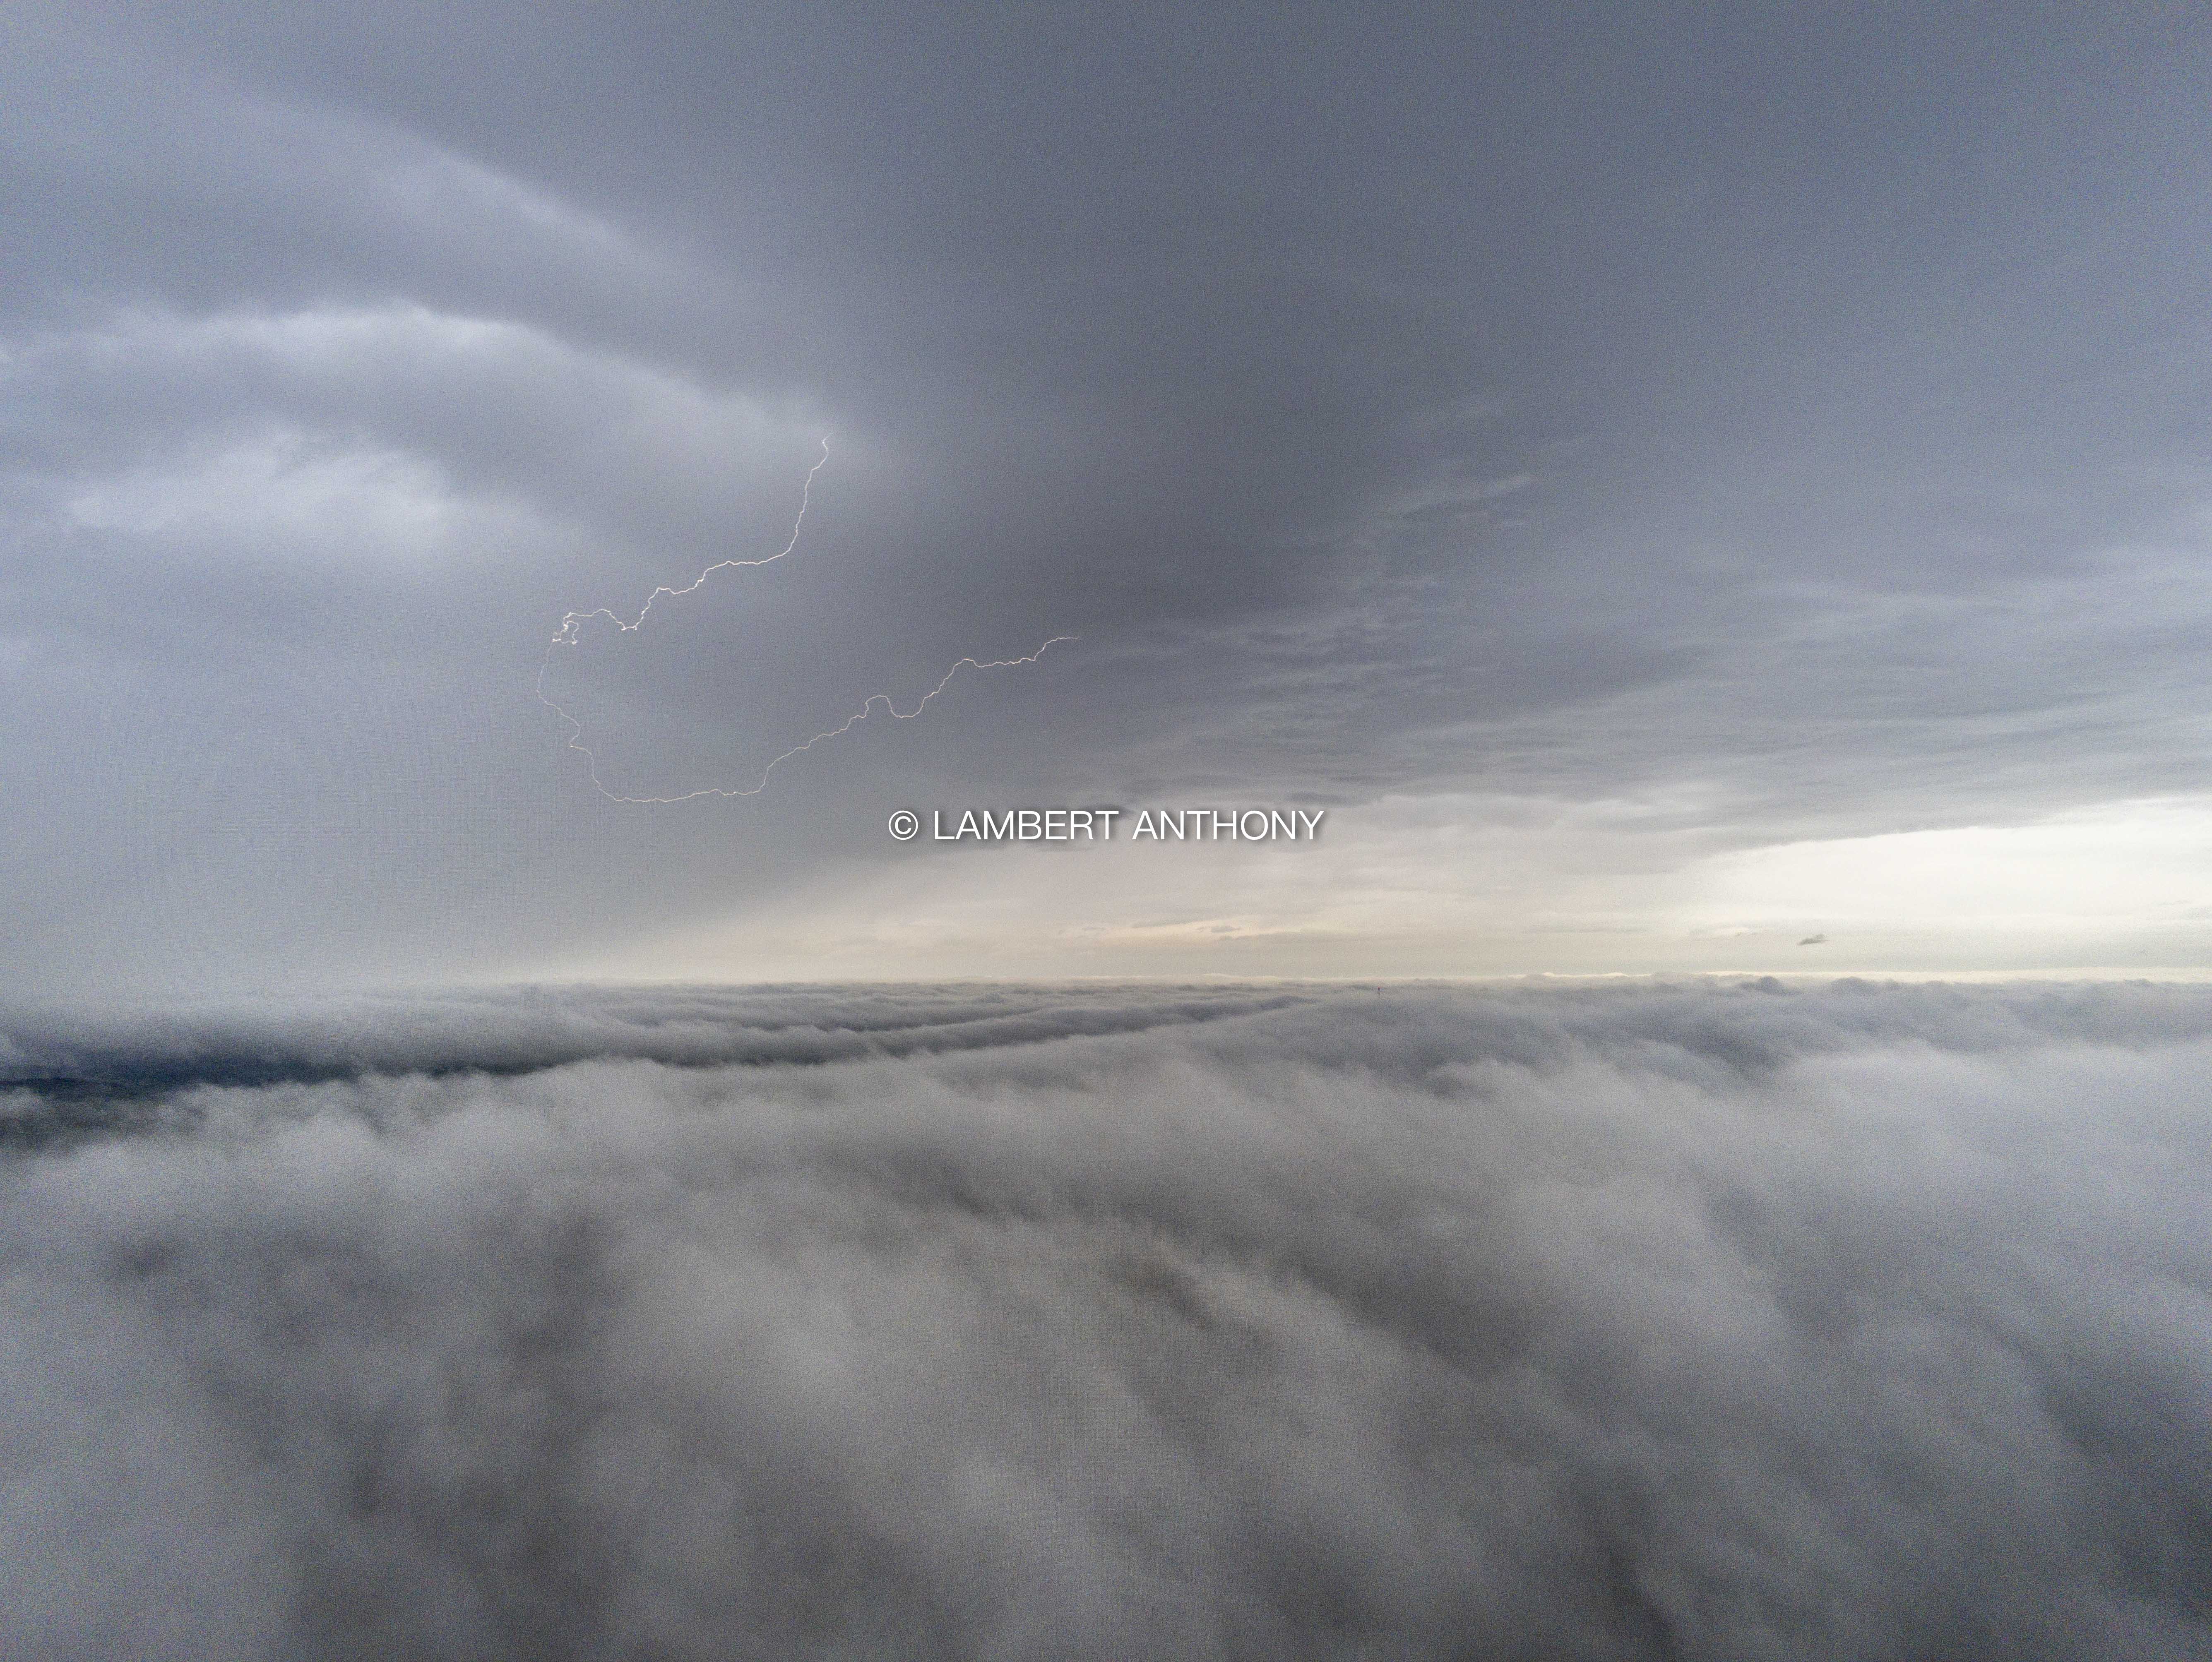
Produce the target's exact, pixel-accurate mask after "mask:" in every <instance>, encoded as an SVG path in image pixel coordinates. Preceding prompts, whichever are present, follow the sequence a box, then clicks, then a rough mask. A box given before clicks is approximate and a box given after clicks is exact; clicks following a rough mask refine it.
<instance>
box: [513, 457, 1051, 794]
mask: <svg viewBox="0 0 2212 1662" xmlns="http://www.w3.org/2000/svg"><path fill="white" fill-rule="evenodd" d="M828 465H829V439H828V438H827V437H826V436H825V437H824V438H823V440H822V454H821V456H820V457H819V458H817V459H816V461H815V464H814V465H813V466H812V467H811V468H809V469H807V470H806V479H805V483H804V484H802V485H801V486H800V487H799V514H798V517H797V518H796V519H793V521H792V522H791V540H790V541H788V542H787V543H785V544H784V545H783V547H782V548H781V549H779V550H778V551H777V552H776V553H775V554H771V555H768V556H767V557H766V558H765V559H762V560H718V561H715V562H714V564H713V565H711V566H709V567H707V569H706V570H704V571H702V572H701V573H699V574H698V576H696V577H695V578H693V579H691V580H690V582H689V583H686V584H685V585H684V586H683V587H682V588H680V589H671V588H669V587H667V586H665V585H663V586H661V587H659V588H657V589H655V590H653V592H652V593H651V594H649V595H647V597H646V599H645V604H644V605H642V606H641V607H639V608H638V612H637V616H635V617H634V618H632V619H631V620H630V621H629V622H627V623H625V622H623V620H622V619H621V617H619V616H617V615H616V614H615V613H614V612H612V611H611V610H608V609H607V608H606V607H605V606H600V607H599V608H597V609H595V610H592V611H588V612H570V613H568V615H567V616H564V617H563V618H562V620H561V627H560V628H557V629H556V630H555V631H554V632H553V638H552V639H551V640H549V641H547V642H546V643H545V656H544V658H541V659H539V660H538V702H539V703H540V704H543V705H544V707H546V708H547V709H549V710H550V711H552V712H553V713H554V714H555V715H556V716H558V717H560V718H561V719H562V720H563V721H565V722H567V723H568V748H569V749H571V750H575V751H578V752H580V753H581V755H583V758H584V760H585V761H586V764H588V766H589V767H590V769H591V774H592V789H593V790H595V791H597V792H599V794H600V795H601V796H603V797H605V798H606V799H607V800H608V801H609V802H628V803H641V804H666V803H678V802H692V801H695V800H696V799H697V798H701V797H723V798H733V797H757V796H758V795H759V794H760V793H761V792H763V791H765V790H767V789H768V779H769V774H770V773H774V772H775V770H776V767H778V765H779V764H781V763H783V762H786V761H790V760H791V759H792V757H793V756H795V755H798V754H799V752H800V751H802V750H811V749H813V748H814V747H815V746H816V745H817V744H819V743H822V741H823V740H824V739H830V738H836V737H838V735H840V734H841V733H848V732H850V731H852V730H853V729H854V727H855V726H857V725H860V723H861V722H863V721H866V719H868V716H869V713H871V712H872V711H873V710H874V709H875V707H876V706H877V705H878V704H880V705H882V706H883V707H884V711H885V713H888V714H889V715H890V718H891V719H892V720H894V721H912V720H913V719H915V717H916V716H918V715H920V714H921V713H922V711H923V710H925V709H927V707H928V706H929V701H930V700H932V699H933V698H935V697H936V696H937V695H939V693H941V692H943V691H944V690H945V688H947V687H949V686H951V684H952V677H953V676H957V675H958V674H959V673H960V672H961V670H1011V669H1014V668H1016V667H1018V665H1021V664H1034V663H1036V661H1037V660H1038V659H1039V658H1042V657H1043V656H1044V655H1045V654H1046V653H1047V652H1050V651H1051V650H1052V649H1053V648H1054V646H1059V645H1060V643H1061V642H1062V641H1066V640H1074V639H1076V637H1075V636H1073V635H1072V634H1056V635H1054V636H1053V638H1052V639H1051V640H1048V641H1046V642H1045V643H1044V645H1043V646H1040V647H1038V648H1037V649H1036V651H1035V652H1031V653H1030V655H1029V656H1028V657H1027V658H993V659H991V660H989V661H988V662H980V661H978V660H977V659H975V658H962V659H961V660H960V661H959V662H958V663H957V664H954V665H953V666H952V667H951V669H949V670H946V671H945V678H944V679H943V680H942V681H940V682H938V683H937V685H935V686H934V687H933V688H930V689H929V690H928V691H927V692H926V693H924V694H923V695H921V700H920V701H919V702H917V703H916V704H915V707H914V708H912V709H911V710H904V711H902V710H901V709H900V708H899V707H898V706H897V705H896V704H895V703H893V702H892V701H891V698H890V695H889V694H888V693H876V694H873V695H871V696H870V697H869V698H867V699H866V701H863V702H862V704H861V706H860V708H859V709H857V710H855V711H854V712H853V713H852V714H851V715H849V716H848V717H847V718H846V719H845V723H844V725H842V726H841V727H832V728H831V729H829V731H827V732H823V733H817V734H815V736H814V737H812V738H810V739H808V740H807V741H806V743H804V744H794V745H793V746H792V747H791V749H788V750H786V751H785V752H784V753H783V754H782V755H780V756H775V757H773V758H772V759H770V761H769V764H768V766H767V767H763V768H762V769H761V776H760V779H759V781H758V783H757V784H755V785H753V786H750V788H748V789H746V790H743V791H739V790H734V789H724V788H721V787H720V786H705V787H704V788H702V789H700V790H697V791H687V792H684V795H682V796H680V797H625V796H619V795H617V793H615V792H612V791H610V790H608V789H607V787H606V786H605V784H604V783H603V782H602V781H601V780H600V779H599V758H598V757H597V756H595V755H592V751H591V749H590V747H589V746H587V745H586V744H585V743H584V742H583V741H584V724H583V723H582V722H580V721H579V720H577V719H576V718H575V717H574V716H572V715H570V714H569V713H568V711H566V710H564V709H562V707H561V706H559V705H558V704H556V703H555V702H554V701H552V700H551V699H550V698H548V697H547V696H546V695H545V671H546V670H549V669H550V668H551V667H552V664H553V649H554V648H555V647H556V646H577V645H579V644H580V641H581V636H580V634H579V633H578V631H579V630H580V628H581V627H582V625H584V624H586V623H588V622H591V621H592V619H593V618H595V617H604V618H605V619H606V620H607V621H608V622H611V623H612V624H613V625H614V626H615V627H616V628H617V629H620V630H621V631H622V632H623V634H631V633H633V632H635V630H636V629H638V628H640V627H641V625H642V624H643V623H644V622H645V619H646V614H647V613H648V612H650V611H651V610H653V602H654V601H656V600H658V599H659V598H660V597H662V596H663V595H666V596H668V597H670V598H671V599H673V598H675V597H678V596H680V595H686V594H690V593H691V592H692V591H694V590H695V589H696V588H698V587H699V585H701V584H702V583H704V582H705V581H706V580H707V579H708V578H710V577H712V576H713V575H714V573H716V572H718V571H735V570H739V569H743V568H747V567H754V566H772V565H774V564H775V562H776V561H779V560H781V559H782V558H783V557H784V555H787V554H789V553H790V552H791V551H792V550H793V549H795V548H797V547H798V546H799V531H800V529H801V528H802V527H804V526H805V524H806V505H807V503H808V501H809V500H811V497H812V495H813V493H814V476H815V475H816V474H817V473H819V472H821V471H822V470H823V468H825V467H827V466H828Z"/></svg>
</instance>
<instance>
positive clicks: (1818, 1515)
mask: <svg viewBox="0 0 2212 1662" xmlns="http://www.w3.org/2000/svg"><path fill="white" fill-rule="evenodd" d="M4 1027H5V1030H6V1031H7V1032H8V1033H9V1035H10V1043H11V1045H12V1046H13V1049H12V1051H11V1052H9V1063H8V1066H7V1068H6V1073H7V1075H8V1076H9V1078H10V1079H11V1080H12V1081H13V1082H14V1083H12V1085H11V1086H9V1088H8V1095H7V1097H6V1101H7V1104H8V1110H7V1111H8V1113H9V1123H10V1124H11V1125H15V1126H16V1127H17V1128H18V1129H19V1130H21V1131H24V1133H25V1134H23V1135H21V1136H19V1137H15V1139H13V1144H12V1146H13V1149H14V1152H12V1153H11V1154H10V1155H9V1156H7V1163H6V1164H5V1167H4V1169H0V1186H4V1192H0V1335H4V1336H5V1337H4V1339H0V1462H4V1487H0V1532H4V1534H5V1536H6V1538H8V1539H9V1541H10V1542H11V1547H10V1550H9V1553H8V1554H7V1555H6V1556H5V1561H4V1562H5V1567H4V1568H0V1577H4V1578H5V1580H6V1583H7V1585H6V1586H4V1588H0V1653H4V1654H8V1655H21V1656H31V1655H52V1654H71V1655H77V1656H86V1657H106V1656H114V1657H125V1656H128V1657H132V1658H156V1657H172V1656H173V1657H179V1658H184V1657H192V1658H198V1657H205V1656H211V1655H221V1656H228V1657H240V1658H251V1657H256V1656H269V1657H276V1656H283V1657H286V1658H325V1657H355V1656H362V1657H366V1656H371V1655H410V1656H422V1657H453V1658H471V1659H474V1658H495V1657H513V1658H524V1657H529V1658H549V1657H550V1658H557V1657H574V1658H602V1657H604V1658H615V1657H653V1658H671V1659H674V1658H693V1657H696V1658H701V1659H705V1658H726V1657H732V1656H762V1657H769V1656H775V1657H786V1656H839V1657H862V1656H884V1657H893V1656H896V1657H903V1658H912V1657H917V1656H939V1655H941V1656H947V1657H950V1656H994V1657H1006V1658H1014V1657H1040V1658H1042V1657H1054V1658H1064V1657H1087V1656H1096V1657H1100V1658H1107V1657H1126V1656H1132V1655H1176V1656H1188V1657H1208V1656H1214V1657H1271V1658H1273V1657H1292V1656H1308V1657H1353V1656H1382V1655H1388V1656H1450V1655H1464V1654H1469V1653H1475V1654H1485V1655H1509V1656H1513V1655H1522V1656H1529V1657H1538V1656H1542V1657H1589V1658H1600V1657H1646V1656H1648V1657H1689V1656H1711V1657H1721V1656H1727V1657H1776V1658H1782V1657H1800V1658H1801V1657H1821V1656H1833V1657H1846V1656H1848V1657H1852V1658H1861V1659H1863V1658H1875V1657H1899V1658H1903V1657H1910V1656H1925V1655H1930V1654H1944V1655H1955V1656H1986V1657H1992V1658H1995V1657H2007V1658H2018V1657H2065V1656H2079V1657H2084V1658H2087V1657H2096V1656H2113V1655H2130V1656H2146V1657H2160V1656H2171V1657H2177V1658H2178V1657H2183V1656H2195V1655H2201V1654H2202V1653H2203V1648H2204V1647H2205V1645H2206V1643H2207V1641H2208V1638H2212V1620H2208V1618H2212V1574H2208V1571H2207V1568H2206V1567H2207V1565H2208V1564H2212V1491H2208V1488H2207V1480H2206V1478H2205V1476H2204V1474H2205V1473H2206V1472H2207V1471H2212V1433H2208V1429H2207V1428H2208V1426H2212V1416H2208V1415H2207V1414H2206V1413H2205V1411H2204V1409H2205V1404H2206V1401H2207V1393H2208V1392H2212V1212H2208V1203H2207V1200H2206V1198H2205V1197H2206V1196H2207V1195H2208V1194H2212V1136H2208V1132H2207V1130H2206V1127H2207V1125H2208V1124H2212V1119H2208V1117H2207V1115H2206V1113H2205V1112H2204V1110H2205V1106H2206V1104H2205V1089H2204V1085H2203V1081H2204V1079H2205V1078H2207V1077H2212V998H2207V997H2206V996H2205V995H2203V994H2202V993H2200V992H2192V991H2185V990H2177V989H2170V988H2168V989H2160V988H2154V987H2148V986H2107V987H2101V988H2085V987H2038V988H2019V987H2015V988H1996V989H1975V990H1968V989H1960V988H1956V987H1938V986H1929V987H1917V988H1900V987H1896V986H1874V985H1870V984H1864V983H1853V982H1841V983H1836V984H1833V985H1831V986H1825V987H1821V988H1817V989H1815V988H1809V987H1801V988H1797V989H1795V990H1793V989H1790V988H1787V987H1784V986H1781V985H1780V984H1778V983H1771V982H1770V983H1765V984H1763V985H1753V984H1745V985H1740V986H1720V985H1682V986H1643V987H1634V988H1613V989H1607V990H1582V991H1574V990H1552V991H1512V990H1495V991H1479V990H1467V989H1458V990H1454V989H1449V988H1443V987H1438V988H1430V989H1424V988H1411V989H1401V990H1394V991H1392V992H1389V993H1388V994H1383V995H1378V994H1376V993H1375V992H1371V991H1367V990H1346V989H1341V988H1338V989H1327V988H1310V987H1309V988H1298V987H1274V988H1256V989H1236V988H1218V989H1212V990H1207V991H1203V992H1153V993H1145V992H1139V991H1135V990H1121V991H1111V990H1091V991H1084V990H1079V989H1065V988H1063V989H1052V988H1032V989H1011V990H998V991H987V992H975V991H973V990H963V989H958V988H948V989H943V990H939V991H936V992H927V991H924V992H901V993H892V992H884V993H879V994H851V995H839V994H830V993H825V992H811V991H808V990H805V989H794V990H792V991H790V992H763V993H756V994H745V995H737V994H726V993H722V994H716V993H704V992H702V993H680V992H679V993H669V994H665V995H645V994H630V995H621V996H614V995H604V996H603V995H589V994H550V993H548V994H534V995H530V994H513V995H500V996H496V997H494V996H485V997H482V998H474V999H465V1000H451V1001H447V1000H439V999H434V998H422V999H415V1000H389V1001H384V1002H382V1003H380V1004H375V1005H360V1006H339V1005H335V1004H325V1005H320V1006H305V1005H293V1006H289V1007H278V1006H270V1005H263V1006H258V1007H233V1008H228V1009H225V1010H202V1011H199V1012H197V1013H187V1014H185V1015H181V1016H166V1017H165V1016H153V1015H147V1014H143V1013H142V1014H140V1015H137V1016H116V1017H112V1018H111V1019H108V1020H106V1021H105V1022H87V1021H85V1020H84V1019H82V1018H63V1017H58V1016H46V1017H35V1016H17V1017H15V1018H11V1019H10V1020H9V1021H8V1022H6V1023H5V1024H4ZM249 1068H258V1070H259V1073H258V1081H259V1082H258V1083H238V1081H239V1080H240V1079H241V1078H243V1077H246V1070H247V1069H249ZM487 1070H493V1071H487ZM196 1079H197V1080H198V1081H200V1082H202V1083H194V1081H195V1080H196ZM210 1082H212V1083H210ZM72 1115H73V1116H74V1118H69V1116H72ZM103 1115H105V1116H106V1118H105V1119H102V1116H103ZM57 1116H62V1117H63V1118H65V1119H68V1124H67V1125H61V1124H60V1122H59V1121H58V1119H57ZM40 1125H44V1126H45V1132H44V1133H43V1134H31V1133H32V1131H34V1130H35V1129H36V1128H37V1127H39V1126H40Z"/></svg>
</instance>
